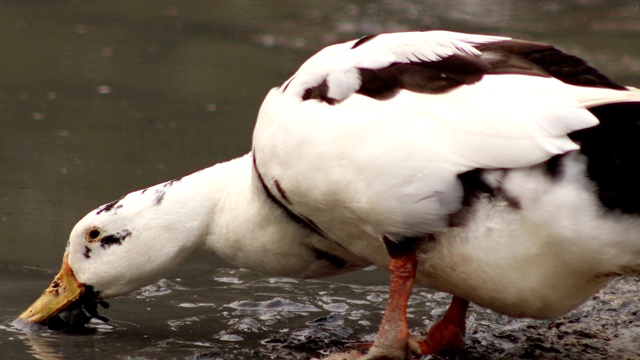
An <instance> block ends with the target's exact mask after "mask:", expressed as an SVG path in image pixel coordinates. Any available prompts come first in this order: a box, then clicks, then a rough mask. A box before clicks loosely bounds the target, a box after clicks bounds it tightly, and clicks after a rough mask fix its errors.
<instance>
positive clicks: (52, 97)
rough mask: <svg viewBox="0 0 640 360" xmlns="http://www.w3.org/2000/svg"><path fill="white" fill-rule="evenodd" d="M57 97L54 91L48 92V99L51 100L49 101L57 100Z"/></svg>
mask: <svg viewBox="0 0 640 360" xmlns="http://www.w3.org/2000/svg"><path fill="white" fill-rule="evenodd" d="M56 97H57V95H56V93H54V92H53V91H50V92H49V93H47V100H49V101H53V100H55V99H56Z"/></svg>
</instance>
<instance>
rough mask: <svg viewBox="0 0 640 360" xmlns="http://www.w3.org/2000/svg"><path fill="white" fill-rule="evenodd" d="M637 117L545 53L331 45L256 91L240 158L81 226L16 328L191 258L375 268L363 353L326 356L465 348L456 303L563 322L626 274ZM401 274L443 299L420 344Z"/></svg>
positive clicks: (409, 42)
mask: <svg viewBox="0 0 640 360" xmlns="http://www.w3.org/2000/svg"><path fill="white" fill-rule="evenodd" d="M638 120H640V92H639V91H637V90H635V89H632V88H625V87H622V86H620V85H617V84H616V83H614V82H612V81H611V80H609V79H608V78H607V77H605V76H604V75H602V74H601V73H599V72H598V71H597V70H595V69H593V68H592V67H590V66H588V65H587V64H586V63H585V62H584V61H582V60H580V59H578V58H576V57H574V56H572V55H568V54H565V53H563V52H561V51H559V50H557V49H555V48H554V47H552V46H548V45H543V44H537V43H531V42H526V41H518V40H512V39H509V38H505V37H496V36H481V35H469V34H461V33H453V32H444V31H429V32H410V33H395V34H382V35H377V36H368V37H365V38H362V39H360V40H354V41H350V42H347V43H343V44H338V45H333V46H330V47H327V48H325V49H324V50H322V51H320V52H319V53H318V54H316V55H314V56H313V57H311V58H310V59H309V60H308V61H307V62H305V63H304V64H303V65H302V67H301V68H300V70H299V71H298V72H297V73H296V74H295V75H294V76H292V77H291V78H290V79H289V80H287V81H286V82H285V83H284V84H282V85H281V86H279V87H277V88H274V89H272V90H271V91H270V92H269V94H268V95H267V97H266V99H265V101H264V103H263V105H262V108H261V110H260V113H259V116H258V121H257V124H256V128H255V132H254V145H253V151H252V152H250V153H249V154H247V155H245V156H243V157H240V158H238V159H234V160H231V161H229V162H226V163H221V164H218V165H215V166H213V167H210V168H207V169H204V170H201V171H199V172H197V173H194V174H192V175H189V176H185V177H184V178H181V179H176V180H172V181H169V182H166V183H163V184H159V185H156V186H154V187H150V188H147V189H144V190H139V191H135V192H132V193H130V194H128V195H125V196H124V197H122V198H120V199H118V200H116V201H114V202H112V203H109V204H106V205H103V206H101V207H99V208H97V209H95V210H93V211H91V212H90V213H89V214H88V215H86V216H85V217H84V218H83V219H82V220H80V222H79V223H78V224H77V225H76V226H75V228H74V229H73V231H72V232H71V235H70V239H69V243H68V246H67V250H66V253H65V255H64V260H63V264H62V270H61V271H60V274H59V275H58V276H57V277H56V278H55V279H54V281H53V283H52V284H51V286H50V287H49V288H48V289H47V290H45V292H44V293H43V295H42V296H41V298H40V299H38V300H37V301H36V302H35V303H34V304H33V305H32V306H31V307H29V308H28V309H27V310H26V311H25V312H24V313H23V314H22V315H20V318H21V319H22V320H23V321H26V322H32V323H43V322H46V321H47V319H49V318H50V317H51V316H53V315H54V314H56V313H58V312H60V311H62V310H64V309H66V308H69V307H70V306H78V304H82V303H87V302H95V301H99V300H101V299H104V298H108V297H113V296H118V295H121V294H125V293H128V292H130V291H133V290H135V289H137V288H139V287H141V286H143V285H146V284H149V283H151V282H153V281H155V280H157V279H158V278H160V277H161V276H162V275H163V274H164V273H165V272H166V271H167V270H169V269H171V268H173V267H175V266H176V265H178V264H179V263H180V261H181V260H183V259H184V258H185V257H186V256H187V255H188V254H189V253H191V252H194V251H197V250H199V249H202V248H206V249H209V250H212V251H214V252H215V253H217V254H218V255H219V256H221V257H222V258H224V259H226V260H228V261H229V262H231V263H233V264H236V265H238V266H240V267H243V268H247V269H252V270H255V271H260V272H265V273H271V274H278V275H284V276H295V277H319V276H326V275H334V274H337V273H341V272H346V271H351V270H355V269H359V268H362V267H364V266H367V265H368V264H370V263H374V264H376V265H378V266H380V267H382V268H387V269H389V271H390V274H391V284H390V301H389V304H388V307H387V310H386V312H385V314H384V317H383V320H382V325H381V326H380V330H379V332H378V335H377V337H376V340H375V342H374V344H373V345H372V346H371V348H370V349H369V352H368V354H366V355H363V354H360V353H359V352H350V353H348V354H337V355H333V356H331V357H330V358H341V359H342V358H358V357H362V358H368V359H373V358H392V359H404V358H408V357H411V356H412V354H418V353H420V354H429V353H435V352H439V351H441V350H443V349H447V348H450V347H455V346H462V345H463V344H464V342H463V337H464V328H465V313H466V309H467V306H468V303H469V301H471V302H474V303H476V304H478V305H480V306H484V307H487V308H490V309H493V310H495V311H497V312H500V313H503V314H507V315H510V316H516V317H531V318H536V319H546V318H553V317H557V316H559V315H562V314H564V313H566V312H568V311H570V310H571V309H573V308H575V307H576V306H578V305H580V304H581V303H582V302H584V301H585V300H587V299H588V298H589V297H590V296H591V295H593V294H594V293H595V292H597V291H598V290H599V289H600V288H601V287H602V286H603V285H605V284H606V283H607V282H608V281H609V279H611V278H612V277H613V276H616V275H620V274H628V273H635V272H639V271H640V236H639V235H638V234H640V217H639V216H638V214H640V192H639V191H638V190H637V186H638V185H637V184H638V183H640V172H638V171H637V169H638V168H640V158H639V155H640V141H639V140H640V125H638ZM414 280H415V281H417V282H418V283H419V284H421V285H423V286H426V287H429V288H432V289H436V290H439V291H445V292H448V293H451V294H453V295H454V298H453V301H452V305H451V307H450V309H449V311H448V312H447V314H446V315H445V317H444V318H443V319H442V320H440V321H439V322H438V323H436V325H435V326H434V327H432V329H431V331H430V332H429V334H428V336H427V338H426V339H424V340H421V341H417V340H414V339H413V338H411V336H410V335H409V330H408V325H407V318H406V308H407V300H408V297H409V295H410V293H411V289H412V287H413V284H414Z"/></svg>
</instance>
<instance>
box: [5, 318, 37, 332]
mask: <svg viewBox="0 0 640 360" xmlns="http://www.w3.org/2000/svg"><path fill="white" fill-rule="evenodd" d="M23 315H24V314H22V315H20V317H18V318H17V319H15V320H13V322H11V325H12V326H13V327H14V328H16V329H18V330H22V331H26V332H32V331H37V330H41V329H43V328H44V327H45V326H44V325H42V324H39V323H37V322H33V321H30V319H26V318H24V317H23Z"/></svg>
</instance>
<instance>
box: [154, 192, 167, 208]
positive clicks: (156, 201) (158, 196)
mask: <svg viewBox="0 0 640 360" xmlns="http://www.w3.org/2000/svg"><path fill="white" fill-rule="evenodd" d="M166 193H167V192H166V191H164V190H162V189H156V191H155V194H156V197H155V199H153V205H154V206H158V205H160V204H162V200H164V196H165V195H166Z"/></svg>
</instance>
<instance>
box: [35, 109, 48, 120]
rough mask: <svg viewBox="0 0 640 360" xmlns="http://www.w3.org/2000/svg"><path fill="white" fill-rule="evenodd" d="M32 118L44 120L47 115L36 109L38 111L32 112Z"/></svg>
mask: <svg viewBox="0 0 640 360" xmlns="http://www.w3.org/2000/svg"><path fill="white" fill-rule="evenodd" d="M31 118H32V119H33V120H38V121H40V120H44V119H46V118H47V116H46V115H45V114H44V113H41V112H37V111H36V112H34V113H32V114H31Z"/></svg>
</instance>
